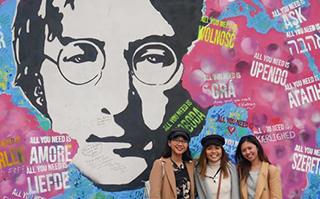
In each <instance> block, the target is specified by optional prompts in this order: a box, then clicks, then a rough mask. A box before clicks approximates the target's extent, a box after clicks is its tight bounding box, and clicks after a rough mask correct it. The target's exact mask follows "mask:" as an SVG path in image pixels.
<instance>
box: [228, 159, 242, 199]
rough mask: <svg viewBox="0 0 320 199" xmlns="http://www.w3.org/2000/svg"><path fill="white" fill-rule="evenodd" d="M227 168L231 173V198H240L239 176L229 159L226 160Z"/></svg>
mask: <svg viewBox="0 0 320 199" xmlns="http://www.w3.org/2000/svg"><path fill="white" fill-rule="evenodd" d="M228 169H229V172H230V175H231V197H232V199H239V198H240V181H239V178H240V177H239V174H238V170H237V168H236V167H235V165H234V164H233V163H232V162H231V161H229V162H228Z"/></svg>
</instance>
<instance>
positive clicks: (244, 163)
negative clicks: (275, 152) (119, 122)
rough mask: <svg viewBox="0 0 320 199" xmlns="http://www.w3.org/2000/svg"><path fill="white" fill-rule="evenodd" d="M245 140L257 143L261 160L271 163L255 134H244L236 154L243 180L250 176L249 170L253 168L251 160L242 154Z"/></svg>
mask: <svg viewBox="0 0 320 199" xmlns="http://www.w3.org/2000/svg"><path fill="white" fill-rule="evenodd" d="M244 142H250V143H252V144H254V145H256V147H257V149H258V157H259V160H260V161H262V162H268V163H270V161H269V159H268V157H267V155H266V154H265V153H264V150H263V148H262V145H261V144H260V142H259V140H258V139H257V138H256V137H255V136H253V135H247V136H243V137H242V138H241V139H240V141H239V144H238V146H237V151H236V156H235V159H236V162H237V167H238V170H239V174H240V179H241V180H242V179H247V178H248V176H249V171H250V168H251V163H250V162H249V160H247V159H246V158H245V157H244V156H243V155H242V152H241V146H242V144H243V143H244Z"/></svg>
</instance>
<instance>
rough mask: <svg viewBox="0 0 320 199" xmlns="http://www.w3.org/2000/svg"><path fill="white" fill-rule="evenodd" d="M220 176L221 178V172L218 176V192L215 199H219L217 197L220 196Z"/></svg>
mask: <svg viewBox="0 0 320 199" xmlns="http://www.w3.org/2000/svg"><path fill="white" fill-rule="evenodd" d="M221 176H222V172H221V171H220V176H219V185H218V192H217V199H219V195H220V186H221Z"/></svg>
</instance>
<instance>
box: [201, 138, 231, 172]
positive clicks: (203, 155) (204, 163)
mask: <svg viewBox="0 0 320 199" xmlns="http://www.w3.org/2000/svg"><path fill="white" fill-rule="evenodd" d="M210 146H215V145H213V144H209V145H206V146H204V147H203V148H202V151H201V153H200V157H199V159H198V164H197V172H200V176H201V178H204V177H205V174H206V171H207V165H208V161H209V160H208V158H207V155H206V150H207V148H208V147H210ZM219 147H220V148H221V151H222V157H221V171H222V173H223V178H228V177H229V173H228V168H227V163H228V160H229V158H228V156H227V153H226V151H225V150H224V148H223V147H222V146H219Z"/></svg>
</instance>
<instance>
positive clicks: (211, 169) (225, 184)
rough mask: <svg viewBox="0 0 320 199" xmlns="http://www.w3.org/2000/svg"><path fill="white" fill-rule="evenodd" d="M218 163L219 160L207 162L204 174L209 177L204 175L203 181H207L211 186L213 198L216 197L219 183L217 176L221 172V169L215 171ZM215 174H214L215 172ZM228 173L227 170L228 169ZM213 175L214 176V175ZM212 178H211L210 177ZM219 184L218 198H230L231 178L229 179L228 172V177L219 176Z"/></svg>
mask: <svg viewBox="0 0 320 199" xmlns="http://www.w3.org/2000/svg"><path fill="white" fill-rule="evenodd" d="M220 163H221V161H219V162H211V161H209V162H208V165H207V171H206V174H205V175H206V176H210V177H205V181H206V182H207V183H208V185H209V187H211V192H212V195H213V196H214V198H217V193H218V185H219V177H220V174H221V173H222V172H221V170H220V171H219V172H218V173H217V171H218V170H219V168H220ZM216 173H217V175H216V176H215V174H216ZM228 173H229V171H228ZM214 176H215V177H214ZM212 178H213V179H212ZM221 180H222V181H221V185H220V196H219V198H220V199H231V180H230V173H229V177H228V178H223V175H222V176H221Z"/></svg>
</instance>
